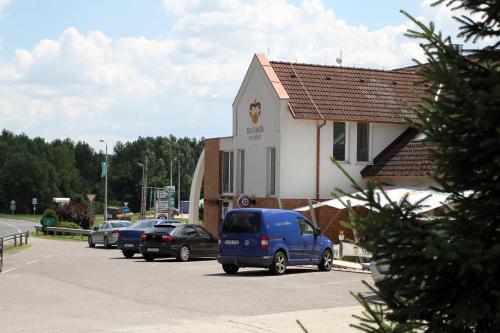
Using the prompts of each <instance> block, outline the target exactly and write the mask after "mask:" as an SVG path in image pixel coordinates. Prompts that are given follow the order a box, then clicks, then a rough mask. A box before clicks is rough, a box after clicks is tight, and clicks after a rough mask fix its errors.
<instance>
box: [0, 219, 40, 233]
mask: <svg viewBox="0 0 500 333" xmlns="http://www.w3.org/2000/svg"><path fill="white" fill-rule="evenodd" d="M38 224H39V223H35V222H31V221H23V220H14V219H3V218H0V237H5V236H10V235H13V234H18V233H20V232H26V231H35V225H38Z"/></svg>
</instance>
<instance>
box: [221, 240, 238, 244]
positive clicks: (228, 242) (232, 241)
mask: <svg viewBox="0 0 500 333" xmlns="http://www.w3.org/2000/svg"><path fill="white" fill-rule="evenodd" d="M224 244H226V245H239V244H240V241H239V240H238V239H226V240H225V241H224Z"/></svg>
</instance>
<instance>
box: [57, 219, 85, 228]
mask: <svg viewBox="0 0 500 333" xmlns="http://www.w3.org/2000/svg"><path fill="white" fill-rule="evenodd" d="M56 227H58V228H69V229H81V228H82V227H80V226H79V225H78V224H76V223H74V222H69V221H59V222H57V223H56Z"/></svg>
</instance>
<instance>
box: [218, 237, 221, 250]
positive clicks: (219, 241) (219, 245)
mask: <svg viewBox="0 0 500 333" xmlns="http://www.w3.org/2000/svg"><path fill="white" fill-rule="evenodd" d="M221 245H222V241H221V240H220V238H219V240H218V241H217V246H218V247H219V251H220V247H221Z"/></svg>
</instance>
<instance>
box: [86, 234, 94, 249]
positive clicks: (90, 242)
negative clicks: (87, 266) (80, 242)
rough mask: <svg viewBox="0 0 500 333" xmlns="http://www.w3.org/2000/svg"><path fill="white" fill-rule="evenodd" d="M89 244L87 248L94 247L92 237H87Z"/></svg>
mask: <svg viewBox="0 0 500 333" xmlns="http://www.w3.org/2000/svg"><path fill="white" fill-rule="evenodd" d="M87 240H88V242H89V247H95V244H94V242H93V241H92V236H90V235H89V238H88V239H87Z"/></svg>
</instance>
